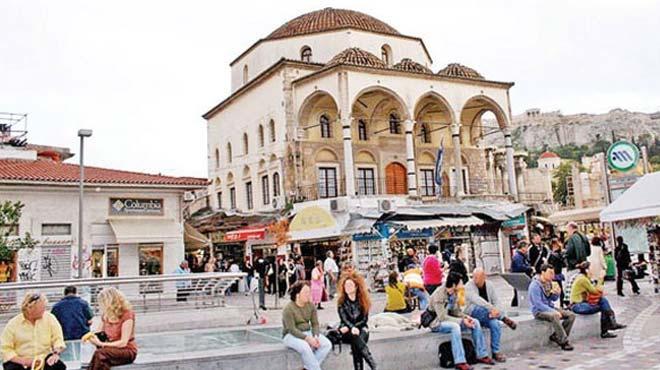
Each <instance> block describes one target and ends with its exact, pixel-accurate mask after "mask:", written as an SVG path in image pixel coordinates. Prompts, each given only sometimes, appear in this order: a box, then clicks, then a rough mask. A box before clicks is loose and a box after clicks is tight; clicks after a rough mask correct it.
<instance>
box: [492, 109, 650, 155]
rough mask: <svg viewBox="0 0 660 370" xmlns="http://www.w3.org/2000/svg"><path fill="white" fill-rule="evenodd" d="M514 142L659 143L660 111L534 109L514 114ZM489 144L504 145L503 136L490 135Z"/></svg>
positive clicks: (529, 145) (535, 145) (523, 145)
mask: <svg viewBox="0 0 660 370" xmlns="http://www.w3.org/2000/svg"><path fill="white" fill-rule="evenodd" d="M513 126H514V130H513V133H512V134H513V143H514V145H515V146H516V147H517V148H520V149H527V150H539V149H541V148H543V147H546V148H555V147H560V146H565V145H571V144H572V145H576V146H582V145H591V144H593V143H595V142H598V141H609V142H611V141H612V132H614V136H615V137H616V138H617V139H623V138H625V139H628V140H635V141H638V139H642V140H639V141H647V142H648V141H650V142H655V141H656V139H658V138H660V112H658V113H653V114H647V113H639V112H630V111H627V110H625V109H613V110H611V111H609V112H608V113H603V114H586V113H582V114H571V115H563V114H561V112H559V111H555V112H547V113H545V112H540V110H538V109H530V110H528V111H527V112H525V113H524V114H521V115H518V116H514V117H513ZM487 139H488V140H487V144H494V145H503V137H501V136H500V135H489V136H487Z"/></svg>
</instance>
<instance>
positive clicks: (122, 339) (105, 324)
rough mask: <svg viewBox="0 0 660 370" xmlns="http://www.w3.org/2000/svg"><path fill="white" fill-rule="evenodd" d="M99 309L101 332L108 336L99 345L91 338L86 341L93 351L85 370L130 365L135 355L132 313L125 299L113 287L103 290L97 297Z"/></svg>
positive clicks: (97, 339)
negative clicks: (94, 348) (89, 343)
mask: <svg viewBox="0 0 660 370" xmlns="http://www.w3.org/2000/svg"><path fill="white" fill-rule="evenodd" d="M98 302H99V308H100V309H101V315H102V316H101V320H102V324H101V331H102V332H103V333H105V335H106V336H107V337H108V340H107V341H106V342H101V341H100V340H99V338H98V337H97V336H96V335H94V336H92V337H91V338H90V339H89V341H90V342H91V343H92V344H93V345H95V346H96V351H95V352H94V356H92V360H91V361H90V363H89V370H109V369H110V367H112V366H119V365H125V364H131V363H133V361H135V357H136V356H137V345H136V344H135V313H134V312H133V307H132V306H131V304H130V303H129V302H128V301H127V300H126V297H124V295H123V294H122V293H121V292H120V291H119V290H117V289H115V288H112V287H110V288H104V289H103V290H102V291H101V293H99V297H98Z"/></svg>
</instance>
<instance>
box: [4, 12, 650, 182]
mask: <svg viewBox="0 0 660 370" xmlns="http://www.w3.org/2000/svg"><path fill="white" fill-rule="evenodd" d="M327 6H332V7H336V8H349V9H354V10H359V11H362V12H365V13H367V14H370V15H372V16H374V17H376V18H379V19H381V20H382V21H384V22H386V23H389V24H390V25H392V26H393V27H394V28H396V29H397V30H399V32H401V33H403V34H406V35H413V36H419V37H422V38H423V39H424V42H425V43H426V46H427V47H428V49H429V52H430V53H431V56H432V58H433V60H434V62H435V63H434V66H433V70H434V71H437V70H438V69H440V68H442V67H444V66H445V65H446V64H447V63H450V62H460V63H462V64H466V65H468V66H470V67H473V68H475V69H476V70H478V71H479V72H480V73H482V74H483V75H485V76H486V77H487V78H489V79H494V80H502V81H514V82H515V83H516V85H515V86H514V87H513V89H512V90H511V99H512V109H513V111H514V114H516V113H520V112H523V111H524V110H526V109H527V108H531V107H538V108H541V109H542V110H544V111H546V110H556V109H560V110H562V111H563V112H564V113H580V112H588V113H600V112H606V111H608V110H610V109H612V108H616V107H621V108H625V109H629V110H635V111H642V112H655V111H658V110H660V46H658V45H659V44H658V31H659V30H660V29H659V28H658V20H659V19H660V2H658V1H648V0H627V1H603V0H599V1H585V0H580V1H575V0H571V1H557V0H554V1H530V0H522V1H495V0H482V1H466V0H461V1H445V0H442V1H440V0H435V1H413V2H411V1H408V2H402V1H392V2H386V1H373V0H371V1H358V0H351V1H335V2H322V1H312V0H306V1H282V0H280V1H264V2H254V1H217V0H216V1H178V2H174V1H163V0H160V1H135V0H131V1H118V0H113V1H29V0H15V1H14V0H12V1H8V0H2V1H0V111H4V112H18V113H28V114H29V125H28V129H29V131H30V133H29V139H30V142H32V143H35V144H49V145H57V146H65V147H70V148H71V149H72V151H74V152H76V153H77V152H78V147H77V145H78V141H77V137H76V132H77V129H78V128H90V129H93V130H94V136H93V137H92V138H91V139H89V141H88V143H89V145H88V146H87V147H86V151H85V152H86V156H85V158H86V162H87V163H88V164H91V165H96V166H104V167H110V168H118V169H126V170H135V171H146V172H153V173H158V172H161V173H163V174H169V175H179V176H184V175H187V176H201V177H206V155H207V153H206V130H205V124H204V120H203V119H202V118H201V117H200V116H201V115H202V114H203V113H204V112H206V111H207V110H208V109H209V108H211V107H212V106H213V105H215V104H216V103H218V102H219V101H220V100H222V99H224V98H225V97H226V96H227V95H228V94H229V88H230V86H229V84H230V83H229V62H230V61H232V60H233V59H234V58H235V57H237V56H238V55H239V54H240V53H241V52H243V51H244V50H245V49H246V48H248V47H249V46H250V45H251V44H252V43H254V42H255V41H256V40H257V39H259V38H261V37H264V36H266V35H268V34H269V33H270V32H271V31H273V30H274V29H275V28H277V27H278V26H280V25H281V24H283V23H284V22H286V21H288V20H289V19H291V18H294V17H296V16H298V15H300V14H302V13H306V12H309V11H312V10H316V9H319V8H323V7H327ZM76 158H77V157H76ZM76 160H77V159H74V161H76Z"/></svg>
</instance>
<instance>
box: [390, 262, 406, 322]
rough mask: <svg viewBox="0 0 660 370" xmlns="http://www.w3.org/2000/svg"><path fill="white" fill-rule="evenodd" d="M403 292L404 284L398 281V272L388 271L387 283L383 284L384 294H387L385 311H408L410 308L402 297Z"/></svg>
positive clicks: (404, 289) (404, 290)
mask: <svg viewBox="0 0 660 370" xmlns="http://www.w3.org/2000/svg"><path fill="white" fill-rule="evenodd" d="M405 294H406V286H405V285H404V284H403V283H402V282H400V281H399V273H397V272H396V271H392V272H390V276H389V278H388V284H387V285H386V286H385V295H386V296H387V303H386V304H385V312H394V313H408V312H410V308H409V307H408V305H406V299H405V298H404V297H405Z"/></svg>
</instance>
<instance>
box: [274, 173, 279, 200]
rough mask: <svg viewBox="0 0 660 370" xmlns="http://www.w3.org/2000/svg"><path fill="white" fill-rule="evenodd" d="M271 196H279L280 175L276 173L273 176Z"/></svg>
mask: <svg viewBox="0 0 660 370" xmlns="http://www.w3.org/2000/svg"><path fill="white" fill-rule="evenodd" d="M273 196H274V197H279V196H280V174H279V173H277V172H275V173H274V174H273Z"/></svg>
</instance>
